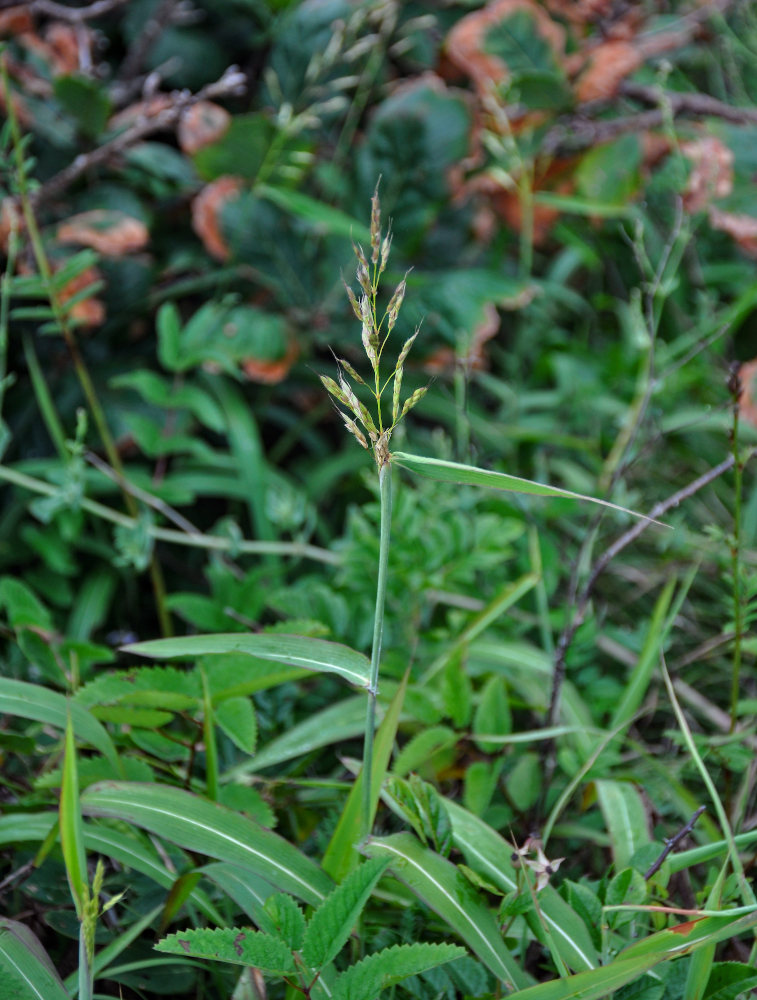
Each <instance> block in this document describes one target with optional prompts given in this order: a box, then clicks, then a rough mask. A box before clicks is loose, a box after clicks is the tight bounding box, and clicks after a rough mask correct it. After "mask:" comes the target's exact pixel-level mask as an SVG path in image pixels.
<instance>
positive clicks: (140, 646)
mask: <svg viewBox="0 0 757 1000" xmlns="http://www.w3.org/2000/svg"><path fill="white" fill-rule="evenodd" d="M123 648H124V652H127V653H136V654H137V655H138V656H149V657H155V658H156V659H158V660H171V659H184V660H186V659H194V658H195V657H197V656H205V655H206V654H208V653H249V655H250V656H257V657H259V658H260V659H263V660H272V661H274V662H275V663H288V664H290V665H292V666H295V667H302V668H303V669H304V670H314V671H321V672H323V673H327V674H337V675H338V676H340V677H343V678H344V679H345V680H346V681H349V682H350V684H355V685H358V686H360V687H366V688H367V687H368V684H369V678H370V661H369V660H368V657H367V656H363V654H362V653H358V652H356V651H355V650H354V649H350V648H349V647H348V646H342V645H340V644H339V643H337V642H327V641H326V640H325V639H311V638H310V637H309V636H302V635H284V634H281V635H266V634H263V633H256V634H250V635H245V634H244V633H243V632H228V633H219V634H218V635H189V636H184V637H183V638H177V639H153V640H150V641H148V642H135V643H132V644H131V645H129V646H124V647H123Z"/></svg>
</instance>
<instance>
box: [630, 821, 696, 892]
mask: <svg viewBox="0 0 757 1000" xmlns="http://www.w3.org/2000/svg"><path fill="white" fill-rule="evenodd" d="M704 810H705V807H704V806H700V807H699V808H698V809H697V811H696V812H695V813H694V815H693V816H692V817H691V819H690V820H689V822H688V823H687V824H686V826H684V827H681V829H680V830H679V831H678V833H677V834H676V835H675V836H674V837H671V838H670V840H666V841H665V847H664V848H663V849H662V852H661V854H660V856H659V858H657V859H656V861H655V862H654V864H653V865H651V866H650V867H649V868H648V869H647V871H645V872H644V878H645V880H646V881H647V882H648V881H649V879H651V877H652V876H653V875H654V873H655V872H657V871H659V870H660V868H662V864H663V861H664V860H665V858H667V856H668V855H669V854H670V852H671V851H673V850H675V848H676V847H677V846H678V845H679V844H680V843H681V841H682V840H683V839H684V837H687V836H688V835H689V834H690V833H691V831H692V830H693V829H694V824H695V823H696V821H697V820H698V819H699V817H700V816H701V815H702V813H703V812H704Z"/></svg>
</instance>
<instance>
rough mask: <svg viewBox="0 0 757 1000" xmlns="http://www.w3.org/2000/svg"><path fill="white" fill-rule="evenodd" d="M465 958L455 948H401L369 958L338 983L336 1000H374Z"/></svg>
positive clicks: (448, 946)
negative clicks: (415, 978) (405, 983)
mask: <svg viewBox="0 0 757 1000" xmlns="http://www.w3.org/2000/svg"><path fill="white" fill-rule="evenodd" d="M464 955H465V951H464V949H463V948H459V947H457V946H456V945H452V944H420V943H416V944H402V945H400V944H397V945H394V946H393V947H392V948H384V950H383V951H379V952H377V953H376V954H375V955H369V956H368V957H367V958H364V959H363V960H362V962H358V963H357V964H356V965H353V966H351V967H350V968H349V969H347V971H346V972H343V973H342V974H341V976H339V978H338V979H337V981H336V985H335V988H334V992H333V998H332V1000H373V998H374V997H375V996H376V994H377V993H378V992H380V991H381V990H383V989H386V988H388V987H390V986H394V985H395V984H396V983H399V982H402V980H403V979H407V978H408V977H409V976H418V975H420V974H421V973H422V972H427V971H428V970H429V969H435V968H436V967H437V966H439V965H443V964H444V963H445V962H451V961H453V960H454V959H456V958H462V957H463V956H464Z"/></svg>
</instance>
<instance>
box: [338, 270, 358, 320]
mask: <svg viewBox="0 0 757 1000" xmlns="http://www.w3.org/2000/svg"><path fill="white" fill-rule="evenodd" d="M342 284H343V285H344V288H345V291H346V292H347V298H348V299H349V300H350V305H351V306H352V311H353V312H354V314H355V315H356V316H357V318H358V319H359V320H362V318H363V316H362V313H361V312H360V303H359V302H358V300H357V295H355V293H354V292H353V291H352V289H351V288H350V286H349V285H348V284H347V282H346V281H345V280H344V278H342Z"/></svg>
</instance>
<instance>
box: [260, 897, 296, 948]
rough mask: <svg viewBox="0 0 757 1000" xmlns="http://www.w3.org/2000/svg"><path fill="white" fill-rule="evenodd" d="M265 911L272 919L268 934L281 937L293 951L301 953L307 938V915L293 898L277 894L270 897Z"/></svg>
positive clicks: (265, 904)
mask: <svg viewBox="0 0 757 1000" xmlns="http://www.w3.org/2000/svg"><path fill="white" fill-rule="evenodd" d="M263 909H264V910H265V913H266V915H267V916H268V917H269V918H270V925H269V926H268V927H267V928H265V929H266V930H267V931H268V933H269V934H275V935H276V936H278V937H280V938H281V940H282V941H283V942H284V944H285V945H286V946H287V947H288V948H289V949H290V950H291V951H299V950H300V948H302V942H303V940H304V938H305V915H304V913H303V912H302V910H301V909H300V907H299V906H298V905H297V903H296V902H295V901H294V900H293V899H292V897H291V896H288V895H287V894H286V893H285V892H277V893H276V894H275V895H273V896H269V897H268V899H267V900H266V901H265V903H264V905H263Z"/></svg>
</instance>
